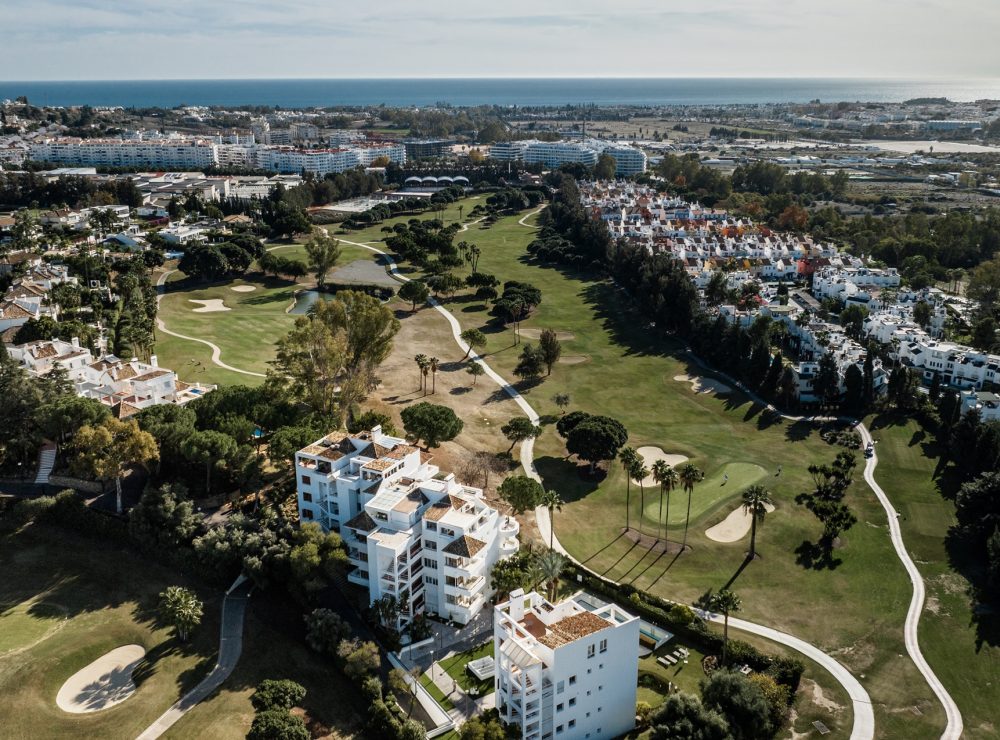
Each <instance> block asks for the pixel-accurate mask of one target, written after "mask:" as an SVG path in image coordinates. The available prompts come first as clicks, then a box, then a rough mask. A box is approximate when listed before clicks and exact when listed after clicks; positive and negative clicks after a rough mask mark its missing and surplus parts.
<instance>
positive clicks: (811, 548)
mask: <svg viewBox="0 0 1000 740" xmlns="http://www.w3.org/2000/svg"><path fill="white" fill-rule="evenodd" d="M795 562H796V563H798V564H799V565H800V566H802V567H803V568H805V569H806V570H835V569H836V568H837V567H839V566H840V565H841V564H842V563H843V562H844V561H843V560H841V559H840V558H837V557H834V556H833V549H832V548H831V547H829V546H827V545H824V544H823V543H817V542H810V541H809V540H802V543H801V544H800V545H799V546H798V547H796V548H795Z"/></svg>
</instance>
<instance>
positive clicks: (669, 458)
mask: <svg viewBox="0 0 1000 740" xmlns="http://www.w3.org/2000/svg"><path fill="white" fill-rule="evenodd" d="M636 452H638V453H639V456H640V457H641V458H642V461H643V463H645V465H646V467H647V468H650V469H652V467H653V463H655V462H656V461H657V460H664V461H665V462H666V463H667V465H669V466H670V467H672V468H676V467H677V466H678V465H682V464H684V463H686V462H687V461H688V458H687V455H668V454H667V453H666V452H664V451H663V450H661V449H660V448H659V447H640V448H639V449H638V450H636ZM638 482H639V481H636V483H638ZM642 485H644V486H655V485H658V484H657V482H656V479H655V478H653V476H652V474H650V475H648V476H646V479H645V480H643V482H642Z"/></svg>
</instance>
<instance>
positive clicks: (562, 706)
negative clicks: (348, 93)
mask: <svg viewBox="0 0 1000 740" xmlns="http://www.w3.org/2000/svg"><path fill="white" fill-rule="evenodd" d="M565 707H566V705H565V704H563V703H562V702H559V703H558V704H556V711H557V712H561V711H562V710H563V709H564V708H565Z"/></svg>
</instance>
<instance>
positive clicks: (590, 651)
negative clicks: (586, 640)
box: [587, 645, 597, 658]
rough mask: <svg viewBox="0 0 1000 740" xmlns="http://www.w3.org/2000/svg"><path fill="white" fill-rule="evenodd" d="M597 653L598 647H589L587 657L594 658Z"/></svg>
mask: <svg viewBox="0 0 1000 740" xmlns="http://www.w3.org/2000/svg"><path fill="white" fill-rule="evenodd" d="M596 652H597V646H596V645H587V657H588V658H593V657H594V655H595V654H596Z"/></svg>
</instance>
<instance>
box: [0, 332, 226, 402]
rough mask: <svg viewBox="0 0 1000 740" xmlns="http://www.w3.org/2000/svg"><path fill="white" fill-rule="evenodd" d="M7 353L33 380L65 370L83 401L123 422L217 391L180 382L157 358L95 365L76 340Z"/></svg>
mask: <svg viewBox="0 0 1000 740" xmlns="http://www.w3.org/2000/svg"><path fill="white" fill-rule="evenodd" d="M7 351H8V353H9V354H10V357H11V359H13V360H14V361H16V362H18V363H19V364H20V365H21V367H23V368H24V369H25V370H27V371H28V374H29V375H32V376H34V377H42V376H44V375H47V374H48V373H50V372H51V371H52V370H54V369H56V368H61V369H63V370H65V371H66V373H67V376H68V379H69V381H70V382H72V383H73V386H74V388H75V390H76V394H77V395H78V396H84V397H85V398H93V399H95V400H97V401H100V402H101V403H103V404H104V405H105V406H110V407H111V408H112V409H114V411H115V413H116V415H117V416H118V417H119V418H124V417H128V416H131V415H132V414H135V413H138V412H139V411H141V410H142V409H144V408H148V407H150V406H156V405H158V404H163V403H176V404H184V403H187V402H188V401H191V400H194V399H195V398H198V397H199V396H202V395H204V394H205V393H208V392H209V391H212V390H215V386H214V385H211V386H204V385H200V384H198V383H192V384H189V383H183V382H181V381H180V380H178V379H177V374H176V373H174V371H173V370H167V369H166V368H161V367H159V365H158V364H157V362H156V356H155V355H154V356H153V357H152V358H151V360H150V362H149V363H145V362H140V361H139V360H136V359H132V360H127V361H126V360H121V359H119V358H118V357H115V356H114V355H105V356H104V357H101V358H100V359H98V360H95V359H94V357H93V355H92V354H91V353H90V350H88V349H86V348H84V347H81V346H80V343H79V341H77V340H76V339H74V340H72V341H70V342H64V341H62V340H59V339H53V340H52V341H38V342H29V343H27V344H22V345H8V347H7Z"/></svg>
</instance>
